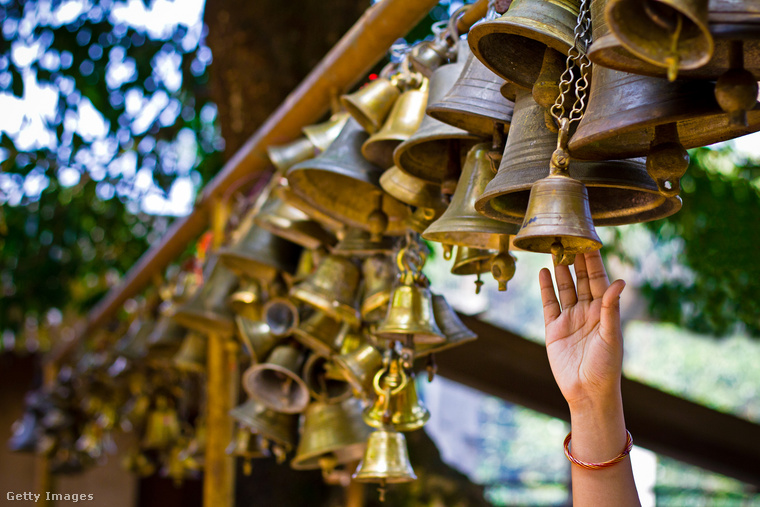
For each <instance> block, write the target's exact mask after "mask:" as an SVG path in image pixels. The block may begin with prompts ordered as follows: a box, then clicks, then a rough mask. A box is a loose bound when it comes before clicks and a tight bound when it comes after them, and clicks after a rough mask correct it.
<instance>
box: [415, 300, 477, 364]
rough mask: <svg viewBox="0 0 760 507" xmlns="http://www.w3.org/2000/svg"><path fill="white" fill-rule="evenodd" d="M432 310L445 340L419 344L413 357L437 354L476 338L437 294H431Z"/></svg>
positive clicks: (446, 302)
mask: <svg viewBox="0 0 760 507" xmlns="http://www.w3.org/2000/svg"><path fill="white" fill-rule="evenodd" d="M433 312H434V314H435V321H436V322H437V323H438V326H439V327H440V328H441V331H443V334H444V335H445V336H446V341H445V342H443V343H439V344H432V345H421V346H420V347H419V348H418V349H417V350H415V351H414V356H415V357H424V356H427V355H430V354H437V353H438V352H443V351H444V350H448V349H450V348H453V347H458V346H459V345H464V344H465V343H469V342H471V341H473V340H475V339H477V338H478V335H476V334H475V333H474V332H472V331H471V330H470V329H469V328H468V327H467V326H465V325H464V324H463V323H462V321H461V320H460V319H459V316H458V315H457V312H455V311H454V309H453V308H452V307H451V305H449V303H448V301H446V298H444V297H443V296H441V295H439V294H433Z"/></svg>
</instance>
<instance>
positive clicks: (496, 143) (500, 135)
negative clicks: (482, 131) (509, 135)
mask: <svg viewBox="0 0 760 507" xmlns="http://www.w3.org/2000/svg"><path fill="white" fill-rule="evenodd" d="M504 130H505V127H504V124H503V123H502V122H500V121H494V122H493V138H492V140H491V150H490V151H489V152H488V155H487V156H488V160H489V161H490V162H491V171H493V173H494V174H496V173H497V172H499V164H501V159H502V156H503V153H504V137H505V135H504Z"/></svg>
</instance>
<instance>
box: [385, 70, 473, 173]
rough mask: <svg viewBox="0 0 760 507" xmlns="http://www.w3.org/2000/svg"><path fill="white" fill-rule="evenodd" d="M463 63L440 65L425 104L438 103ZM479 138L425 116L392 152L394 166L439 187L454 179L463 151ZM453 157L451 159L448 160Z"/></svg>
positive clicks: (434, 75)
mask: <svg viewBox="0 0 760 507" xmlns="http://www.w3.org/2000/svg"><path fill="white" fill-rule="evenodd" d="M463 67H464V62H460V63H450V64H447V65H442V66H441V67H439V68H438V69H436V71H435V72H434V73H433V76H432V77H431V78H430V93H429V94H428V104H435V103H436V102H439V101H440V100H441V99H443V97H444V96H445V95H446V93H448V91H449V90H450V89H451V87H452V86H453V85H454V83H455V82H456V80H457V78H458V77H459V75H460V74H461V72H462V68H463ZM478 140H480V138H479V137H478V136H476V135H474V134H471V133H469V132H467V131H465V130H462V129H459V128H456V127H452V126H451V125H447V124H445V123H443V122H441V121H439V120H436V119H435V118H433V117H432V116H430V115H426V116H425V118H424V119H423V120H422V123H421V124H420V127H419V128H418V129H417V131H416V132H415V133H414V134H413V135H412V136H411V137H410V138H409V139H407V140H406V141H404V142H403V143H401V144H400V145H398V147H397V148H396V150H395V151H394V152H393V160H394V162H395V163H396V166H397V167H398V168H399V169H401V170H402V171H404V172H405V173H407V174H410V175H412V176H415V177H417V178H420V179H422V180H425V181H428V182H432V183H436V184H439V185H440V184H441V183H443V182H446V181H447V180H450V179H452V178H453V179H454V180H456V176H457V175H456V174H451V173H453V172H457V171H458V170H459V167H461V162H462V160H463V153H462V152H464V151H465V150H466V148H468V147H469V146H471V145H472V144H474V143H475V142H476V141H478ZM451 157H453V159H452V160H450V158H451Z"/></svg>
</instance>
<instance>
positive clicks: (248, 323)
mask: <svg viewBox="0 0 760 507" xmlns="http://www.w3.org/2000/svg"><path fill="white" fill-rule="evenodd" d="M235 324H237V329H238V337H239V338H240V341H241V342H242V344H243V348H245V350H246V351H247V352H248V354H249V355H250V356H251V364H256V363H260V362H262V361H264V359H265V358H266V357H267V355H269V353H270V352H271V351H272V349H273V348H274V347H275V346H276V345H277V344H278V343H279V342H280V337H278V336H275V335H273V334H272V333H271V331H270V329H269V326H268V325H267V323H266V322H261V321H255V320H250V319H247V318H245V317H241V316H240V315H238V316H237V317H235Z"/></svg>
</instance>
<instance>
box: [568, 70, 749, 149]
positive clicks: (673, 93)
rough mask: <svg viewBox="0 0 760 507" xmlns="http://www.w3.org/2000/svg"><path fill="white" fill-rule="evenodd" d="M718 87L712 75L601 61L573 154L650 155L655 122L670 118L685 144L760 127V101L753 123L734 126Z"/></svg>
mask: <svg viewBox="0 0 760 507" xmlns="http://www.w3.org/2000/svg"><path fill="white" fill-rule="evenodd" d="M713 88H714V85H713V83H711V82H709V81H684V80H678V81H675V82H672V83H669V82H667V81H665V80H663V79H657V78H651V77H647V76H639V75H635V74H628V73H626V72H620V71H617V70H612V69H606V68H604V67H599V66H597V67H596V68H594V73H593V76H592V79H591V88H590V98H589V102H588V107H587V108H586V113H585V114H584V115H583V119H581V121H580V124H579V125H578V129H577V130H576V132H575V134H573V136H572V137H571V138H570V142H569V148H570V154H571V155H572V156H573V157H576V158H581V159H592V160H599V159H608V158H628V157H639V156H644V155H646V154H647V153H648V152H649V150H650V147H651V145H652V143H653V142H656V139H655V127H657V126H660V125H667V124H674V125H675V126H676V127H677V131H678V140H679V142H680V144H681V145H682V146H683V148H695V147H698V146H705V145H708V144H713V143H717V142H720V141H726V140H728V139H733V138H735V137H739V136H743V135H745V134H749V133H751V132H756V131H757V130H760V107H757V106H756V107H755V108H754V109H753V110H752V111H750V112H749V113H748V115H747V118H748V125H749V126H748V127H741V126H731V125H730V124H729V115H728V114H726V113H724V112H723V111H722V110H721V108H720V106H719V105H718V103H717V102H716V100H715V96H714V94H713Z"/></svg>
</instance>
